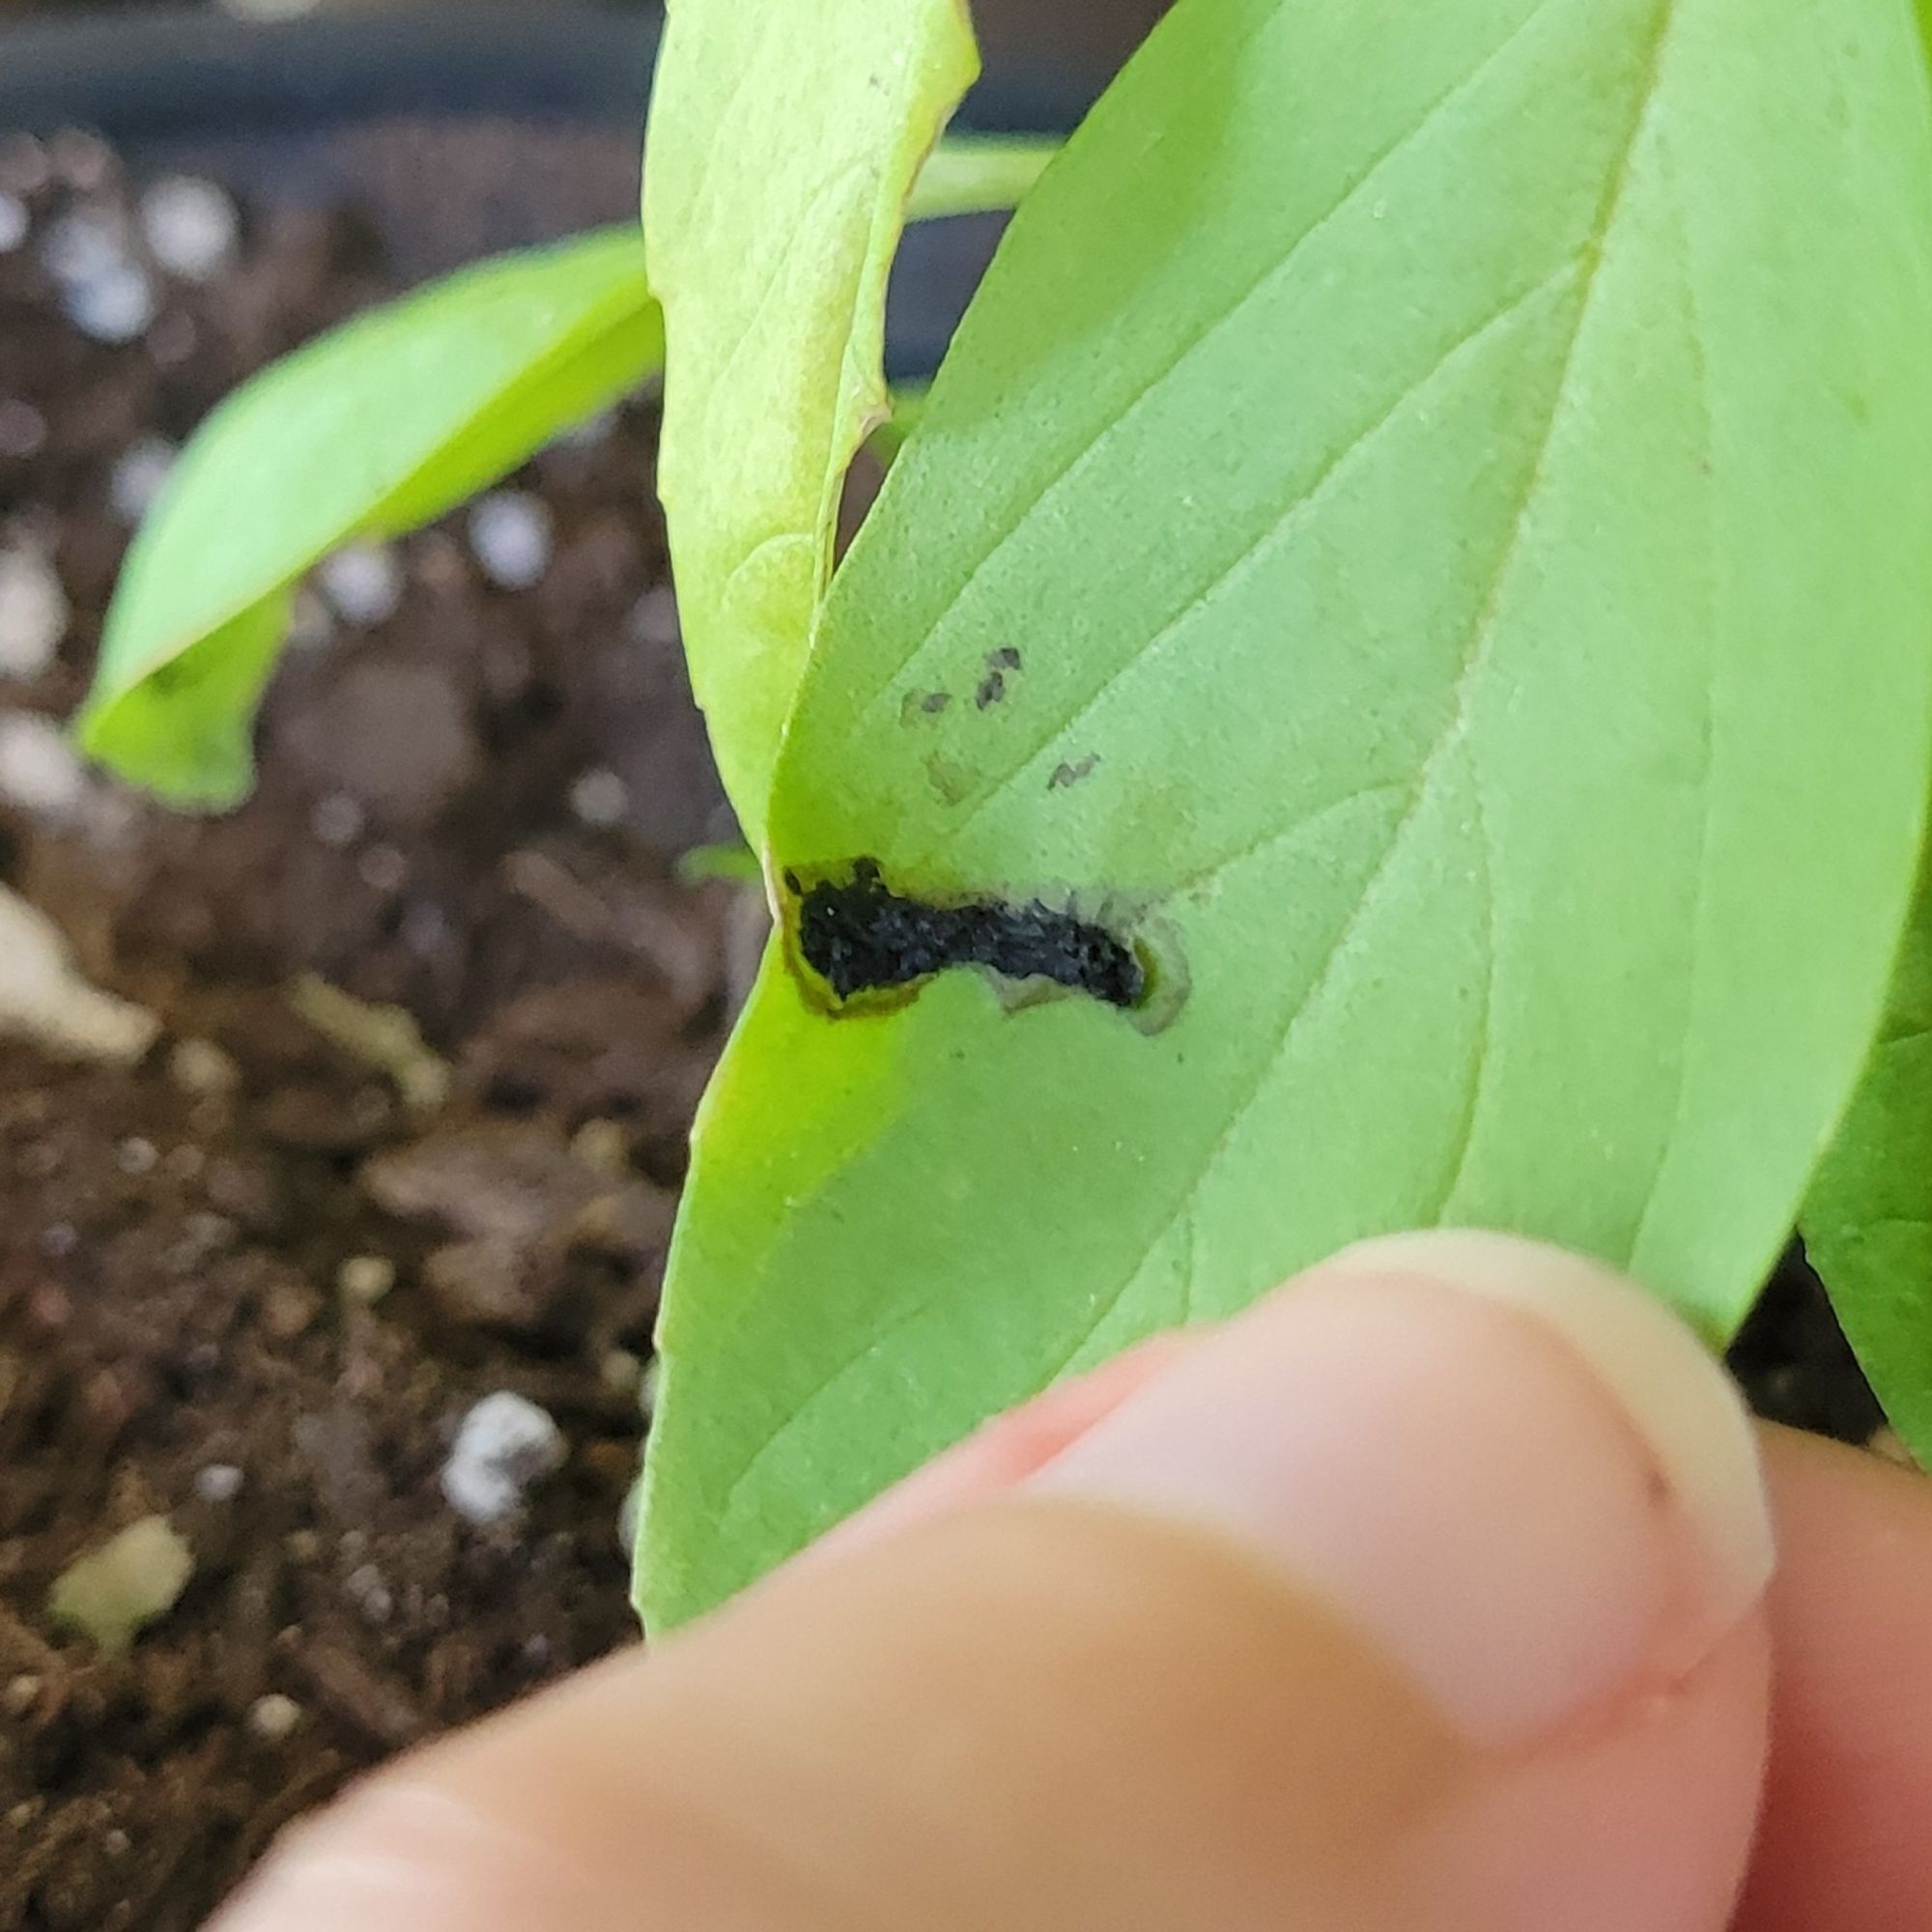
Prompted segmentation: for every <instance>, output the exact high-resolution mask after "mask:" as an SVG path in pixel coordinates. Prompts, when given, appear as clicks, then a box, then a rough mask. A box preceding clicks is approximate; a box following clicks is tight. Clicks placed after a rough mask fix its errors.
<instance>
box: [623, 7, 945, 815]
mask: <svg viewBox="0 0 1932 1932" xmlns="http://www.w3.org/2000/svg"><path fill="white" fill-rule="evenodd" d="M977 69H978V59H977V55H976V52H975V49H974V45H973V37H972V33H971V30H970V28H969V26H968V24H967V20H966V15H965V10H964V8H963V7H962V6H961V5H960V0H813V4H812V5H811V6H810V7H806V8H789V7H783V6H768V7H755V6H747V5H745V4H744V0H673V4H672V5H671V7H670V8H669V11H668V25H667V27H666V30H665V39H664V44H663V47H662V49H661V51H660V53H659V57H658V68H657V77H656V81H655V83H654V86H653V91H652V98H651V115H650V132H649V139H648V144H647V148H646V165H645V169H644V237H645V242H646V245H647V247H648V248H649V250H650V257H651V273H652V277H653V280H654V282H655V285H656V288H657V291H658V296H659V298H660V299H661V300H662V301H663V303H664V305H665V319H666V330H667V335H668V358H669V359H668V369H667V378H666V384H665V412H664V435H663V443H662V448H661V453H660V455H659V459H658V487H659V491H660V493H661V494H662V496H663V497H664V502H665V511H666V515H667V518H668V527H669V534H670V546H671V557H672V561H673V563H674V565H675V568H676V573H677V587H678V598H679V606H680V610H681V612H682V615H683V623H684V638H685V649H686V652H687V654H688V655H689V657H690V660H691V675H692V686H693V689H694V690H695V691H696V694H697V699H698V702H699V703H700V704H701V705H702V706H703V707H704V711H705V717H706V721H707V723H708V725H709V726H710V731H711V744H712V750H713V752H714V753H715V754H716V756H717V759H718V766H719V770H720V772H721V773H722V775H723V777H724V780H725V790H726V792H727V793H728V794H729V795H730V799H731V803H732V805H733V806H734V807H735V808H736V810H737V813H738V821H739V823H740V824H741V825H742V826H743V827H744V829H745V835H746V837H747V838H748V839H749V840H750V841H751V843H752V844H753V846H754V847H760V846H762V843H763V838H764V821H765V804H766V799H767V796H768V793H769V789H770V785H771V774H772V765H773V760H774V759H775V758H776V756H777V754H778V746H779V740H780V736H781V732H782V730H783V727H784V720H785V716H786V713H787V712H788V710H789V709H790V706H791V699H792V694H793V691H794V689H795V688H796V686H797V682H798V677H799V673H800V671H801V670H802V669H803V668H804V665H805V661H806V657H807V654H808V651H809V649H810V637H811V631H812V626H813V624H814V623H815V621H816V618H817V613H818V609H819V604H820V601H821V599H822V597H823V594H824V589H825V583H826V579H827V576H828V574H829V572H830V569H831V561H832V540H833V536H834V531H835V526H836V522H837V518H838V500H839V494H840V490H841V488H842V486H843V482H844V477H845V472H846V470H847V469H849V468H850V466H851V462H852V458H853V456H854V455H855V454H856V453H857V451H858V448H859V445H860V443H861V442H862V441H863V440H865V437H866V436H867V432H868V431H869V430H870V429H871V428H872V427H873V425H874V424H875V423H877V422H879V421H880V420H881V419H882V418H883V417H884V415H885V414H886V411H887V398H886V385H885V376H884V373H883V368H882V361H881V358H882V352H883V342H884V333H885V300H886V280H887V276H888V274H889V273H890V271H891V269H892V264H893V257H894V255H895V252H896V250H897V247H898V240H899V233H900V230H901V228H902V226H903V224H904V221H905V218H906V202H907V197H908V195H909V193H910V192H911V189H912V185H913V182H914V179H915V177H916V176H917V175H918V173H919V170H920V166H921V163H922V162H923V160H924V158H925V156H926V154H927V153H928V151H929V150H930V149H931V148H932V146H933V143H934V142H935V140H936V139H937V137H938V134H939V130H940V129H941V128H943V127H944V126H945V124H946V122H947V120H948V118H949V117H950V116H951V115H952V110H953V107H954V106H955V105H956V104H957V102H958V99H959V97H960V95H961V94H963V93H964V92H965V89H966V87H967V84H968V83H969V82H970V81H971V80H972V78H973V76H974V74H975V72H976V71H977ZM948 172H949V179H948V180H946V181H945V182H944V183H943V184H942V185H943V187H944V188H945V189H946V192H947V202H946V205H948V206H950V207H953V208H958V207H963V206H965V205H967V204H966V203H965V202H963V201H962V200H961V199H960V196H959V193H958V184H957V182H956V181H954V180H952V179H951V178H950V171H948Z"/></svg>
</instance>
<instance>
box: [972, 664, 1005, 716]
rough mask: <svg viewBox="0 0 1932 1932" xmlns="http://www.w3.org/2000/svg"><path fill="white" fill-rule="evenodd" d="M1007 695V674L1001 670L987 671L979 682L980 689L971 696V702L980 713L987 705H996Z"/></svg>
mask: <svg viewBox="0 0 1932 1932" xmlns="http://www.w3.org/2000/svg"><path fill="white" fill-rule="evenodd" d="M1006 695H1007V674H1006V672H1005V671H1003V670H989V671H988V672H987V673H986V675H985V676H984V677H982V678H981V679H980V689H979V690H978V691H976V692H975V693H974V694H973V702H974V703H975V704H977V705H978V706H979V707H980V710H981V711H984V710H985V709H986V708H987V707H988V706H989V705H994V704H998V703H999V702H1000V701H1001V699H1003V698H1004V697H1005V696H1006Z"/></svg>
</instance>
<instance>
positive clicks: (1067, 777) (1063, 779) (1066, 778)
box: [1046, 752, 1100, 791]
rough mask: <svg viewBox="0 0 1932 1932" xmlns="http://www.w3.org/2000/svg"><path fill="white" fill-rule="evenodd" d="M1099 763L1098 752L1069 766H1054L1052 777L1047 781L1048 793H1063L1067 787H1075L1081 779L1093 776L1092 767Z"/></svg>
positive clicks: (1088, 754) (1091, 753)
mask: <svg viewBox="0 0 1932 1932" xmlns="http://www.w3.org/2000/svg"><path fill="white" fill-rule="evenodd" d="M1099 762H1100V754H1099V753H1098V752H1089V753H1087V755H1086V756H1085V757H1084V758H1081V759H1079V760H1078V761H1077V762H1076V763H1074V764H1070V765H1056V766H1055V767H1054V768H1053V776H1052V777H1051V778H1050V779H1048V780H1047V781H1046V788H1047V790H1048V791H1064V790H1065V788H1066V787H1067V786H1068V785H1077V784H1078V783H1079V782H1080V781H1081V780H1082V779H1090V778H1092V777H1093V776H1094V766H1095V765H1097V764H1098V763H1099Z"/></svg>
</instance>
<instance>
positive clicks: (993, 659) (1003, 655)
mask: <svg viewBox="0 0 1932 1932" xmlns="http://www.w3.org/2000/svg"><path fill="white" fill-rule="evenodd" d="M986 668H987V669H988V670H1018V669H1019V668H1020V654H1019V652H1018V651H1016V650H1015V649H1014V648H1013V647H1012V645H1011V644H1002V645H1001V646H1000V648H999V649H998V650H996V651H989V652H988V653H987V655H986Z"/></svg>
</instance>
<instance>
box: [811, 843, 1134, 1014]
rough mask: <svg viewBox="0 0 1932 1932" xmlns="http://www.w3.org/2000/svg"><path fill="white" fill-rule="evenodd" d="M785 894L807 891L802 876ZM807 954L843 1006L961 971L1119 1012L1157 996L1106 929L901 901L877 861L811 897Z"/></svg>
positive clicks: (859, 864) (823, 884)
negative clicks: (1035, 985) (1052, 990)
mask: <svg viewBox="0 0 1932 1932" xmlns="http://www.w3.org/2000/svg"><path fill="white" fill-rule="evenodd" d="M786 884H787V885H788V886H789V887H790V888H791V890H792V891H793V892H795V893H796V892H798V891H799V884H798V880H797V877H796V875H795V874H791V873H787V874H786ZM798 948H799V952H801V953H802V954H803V955H804V958H805V962H806V964H807V965H809V966H810V968H811V970H812V971H813V972H814V973H816V974H817V975H818V977H819V978H820V979H821V980H824V981H825V983H826V985H827V986H829V987H830V988H831V989H832V992H833V994H834V996H835V997H836V998H838V999H839V1000H841V1001H845V1000H851V999H854V998H857V997H858V996H860V995H862V994H866V993H877V992H885V991H890V990H892V989H895V988H897V987H903V986H911V985H913V984H915V983H916V982H917V981H919V980H925V979H929V978H931V976H932V975H933V974H935V973H944V972H946V971H947V970H948V969H949V968H951V967H954V966H978V967H981V968H983V969H985V970H986V971H988V972H991V973H995V974H998V975H999V976H1000V977H1001V978H1002V979H1004V980H1016V981H1017V980H1046V981H1050V982H1051V983H1052V984H1054V985H1057V986H1064V987H1065V988H1067V989H1068V990H1069V991H1072V992H1078V993H1085V994H1086V995H1087V996H1088V997H1089V998H1091V999H1095V1000H1098V1001H1100V1002H1101V1003H1102V1004H1103V1005H1106V1006H1110V1007H1122V1008H1128V1007H1135V1006H1138V1005H1139V1004H1140V1003H1141V1000H1142V998H1143V996H1144V995H1145V994H1146V992H1147V990H1148V979H1147V969H1146V968H1145V967H1144V966H1143V965H1142V963H1141V960H1140V957H1139V955H1138V954H1137V953H1136V952H1135V951H1134V949H1133V947H1132V946H1130V945H1129V944H1128V943H1127V941H1125V940H1124V939H1122V938H1121V937H1120V936H1119V935H1118V934H1116V933H1113V932H1110V931H1109V930H1108V929H1107V928H1106V927H1105V926H1104V925H1101V924H1098V923H1095V922H1094V921H1092V920H1085V919H1082V918H1080V917H1079V916H1078V915H1077V914H1074V913H1071V912H1057V911H1055V910H1054V909H1053V908H1052V907H1051V906H1048V905H1045V904H1043V903H1042V902H1041V901H1040V900H1038V899H1029V900H1026V901H1024V902H1023V903H1019V904H1011V905H1009V904H1007V903H1005V902H1003V901H1001V900H998V899H982V900H974V901H969V902H967V903H965V904H962V905H927V904H925V903H923V901H921V900H919V899H913V898H906V897H903V896H901V895H899V894H897V893H895V892H894V891H893V890H892V888H891V887H890V886H888V885H887V884H886V882H885V880H884V879H883V878H882V877H881V876H880V872H879V866H878V862H877V861H876V860H873V859H860V860H858V861H856V862H855V863H854V865H853V867H852V869H851V874H850V876H849V877H848V878H845V879H842V880H834V879H822V880H820V881H819V882H818V883H817V884H816V885H813V886H812V887H810V889H809V890H807V891H805V892H804V893H803V895H801V897H800V899H799V904H798Z"/></svg>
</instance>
